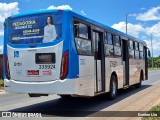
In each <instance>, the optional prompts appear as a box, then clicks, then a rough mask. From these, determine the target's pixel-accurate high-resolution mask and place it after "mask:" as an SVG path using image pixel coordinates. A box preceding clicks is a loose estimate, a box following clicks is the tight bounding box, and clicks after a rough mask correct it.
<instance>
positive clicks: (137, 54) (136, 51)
mask: <svg viewBox="0 0 160 120" xmlns="http://www.w3.org/2000/svg"><path fill="white" fill-rule="evenodd" d="M135 58H136V59H139V43H137V42H135Z"/></svg>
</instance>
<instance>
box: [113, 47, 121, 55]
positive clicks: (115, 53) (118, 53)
mask: <svg viewBox="0 0 160 120" xmlns="http://www.w3.org/2000/svg"><path fill="white" fill-rule="evenodd" d="M114 55H116V56H121V47H119V46H114Z"/></svg>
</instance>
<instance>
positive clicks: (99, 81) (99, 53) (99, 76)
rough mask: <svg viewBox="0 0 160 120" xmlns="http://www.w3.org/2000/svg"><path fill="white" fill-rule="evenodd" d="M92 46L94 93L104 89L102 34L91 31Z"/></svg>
mask: <svg viewBox="0 0 160 120" xmlns="http://www.w3.org/2000/svg"><path fill="white" fill-rule="evenodd" d="M92 43H93V46H94V60H95V79H96V81H95V92H96V93H98V92H102V91H104V88H105V86H104V85H105V83H104V82H105V81H104V79H105V74H104V66H105V62H104V61H105V60H104V59H105V58H104V52H103V51H104V50H103V33H102V32H98V31H93V42H92Z"/></svg>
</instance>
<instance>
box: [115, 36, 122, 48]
mask: <svg viewBox="0 0 160 120" xmlns="http://www.w3.org/2000/svg"><path fill="white" fill-rule="evenodd" d="M114 43H115V44H114V45H116V46H121V42H120V37H119V36H118V35H114Z"/></svg>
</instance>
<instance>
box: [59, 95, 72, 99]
mask: <svg viewBox="0 0 160 120" xmlns="http://www.w3.org/2000/svg"><path fill="white" fill-rule="evenodd" d="M59 96H61V98H62V99H69V98H71V95H59Z"/></svg>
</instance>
